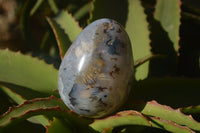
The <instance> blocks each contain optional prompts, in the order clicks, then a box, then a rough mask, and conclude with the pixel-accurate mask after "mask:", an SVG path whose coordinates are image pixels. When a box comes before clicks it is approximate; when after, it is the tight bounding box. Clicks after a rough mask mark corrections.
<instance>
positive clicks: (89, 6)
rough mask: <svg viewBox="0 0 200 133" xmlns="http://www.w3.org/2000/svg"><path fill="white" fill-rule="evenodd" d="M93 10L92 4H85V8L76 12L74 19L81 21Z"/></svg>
mask: <svg viewBox="0 0 200 133" xmlns="http://www.w3.org/2000/svg"><path fill="white" fill-rule="evenodd" d="M91 9H92V4H91V2H90V3H87V4H85V5H84V6H83V7H81V8H80V9H79V10H78V11H76V12H75V13H74V15H73V17H74V18H75V19H76V20H80V19H81V18H83V17H84V16H85V15H86V14H87V13H89V11H90V10H91Z"/></svg>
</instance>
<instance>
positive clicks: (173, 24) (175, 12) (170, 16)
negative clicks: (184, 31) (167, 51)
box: [155, 0, 181, 51]
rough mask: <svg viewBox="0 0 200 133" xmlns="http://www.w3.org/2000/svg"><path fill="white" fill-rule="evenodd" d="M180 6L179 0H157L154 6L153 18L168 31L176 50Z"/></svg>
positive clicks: (177, 45)
mask: <svg viewBox="0 0 200 133" xmlns="http://www.w3.org/2000/svg"><path fill="white" fill-rule="evenodd" d="M180 8H181V1H180V0H158V1H157V4H156V7H155V19H156V20H158V21H160V23H161V25H162V27H163V28H164V30H165V31H166V32H167V33H168V35H169V38H170V40H171V41H172V42H173V44H174V49H175V50H176V51H178V47H179V26H180V17H181V15H180V10H181V9H180Z"/></svg>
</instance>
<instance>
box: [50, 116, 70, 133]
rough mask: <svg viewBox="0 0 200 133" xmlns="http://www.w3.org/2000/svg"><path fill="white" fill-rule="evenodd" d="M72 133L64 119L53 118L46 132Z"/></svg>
mask: <svg viewBox="0 0 200 133" xmlns="http://www.w3.org/2000/svg"><path fill="white" fill-rule="evenodd" d="M56 132H58V133H73V129H72V127H70V125H69V123H67V122H66V121H64V120H61V119H58V118H55V117H54V118H53V121H51V125H50V126H47V129H46V133H56Z"/></svg>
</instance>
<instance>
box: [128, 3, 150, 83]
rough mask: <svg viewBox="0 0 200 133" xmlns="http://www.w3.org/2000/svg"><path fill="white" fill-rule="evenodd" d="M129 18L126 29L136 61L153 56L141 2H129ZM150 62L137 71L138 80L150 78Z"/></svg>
mask: <svg viewBox="0 0 200 133" xmlns="http://www.w3.org/2000/svg"><path fill="white" fill-rule="evenodd" d="M128 10H129V12H128V17H127V22H126V26H125V29H126V31H127V33H128V35H129V38H130V40H131V43H132V51H133V58H134V60H135V61H136V60H140V59H142V58H144V57H148V56H150V55H151V52H150V49H151V47H150V39H149V34H150V32H149V30H148V23H147V21H146V15H145V13H144V9H143V7H142V5H141V3H140V0H129V7H128ZM148 70H149V61H147V62H145V63H144V64H143V65H141V66H139V67H138V68H137V69H136V73H135V77H136V80H140V79H145V78H147V76H148Z"/></svg>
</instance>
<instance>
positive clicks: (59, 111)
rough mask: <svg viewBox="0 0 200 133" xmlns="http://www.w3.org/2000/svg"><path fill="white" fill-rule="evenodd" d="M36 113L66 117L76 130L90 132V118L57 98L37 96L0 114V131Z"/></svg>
mask: <svg viewBox="0 0 200 133" xmlns="http://www.w3.org/2000/svg"><path fill="white" fill-rule="evenodd" d="M36 115H44V116H47V117H48V118H52V117H59V118H62V119H68V120H69V121H70V123H73V124H74V127H75V128H76V129H77V130H78V131H88V132H90V131H91V132H92V129H90V127H88V124H89V123H91V120H88V119H83V118H81V117H80V116H78V115H75V114H74V113H72V112H71V111H69V110H68V108H67V107H66V105H65V104H64V103H63V102H62V101H61V100H60V99H58V98H55V97H53V96H51V97H49V98H37V99H33V100H30V101H26V102H24V103H23V104H21V105H18V106H16V107H13V108H10V109H9V110H8V111H7V112H6V113H4V114H3V115H2V116H0V132H4V131H6V130H7V129H9V128H11V127H12V126H14V125H16V124H18V123H19V122H21V121H23V120H25V119H27V118H30V117H32V116H36Z"/></svg>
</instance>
